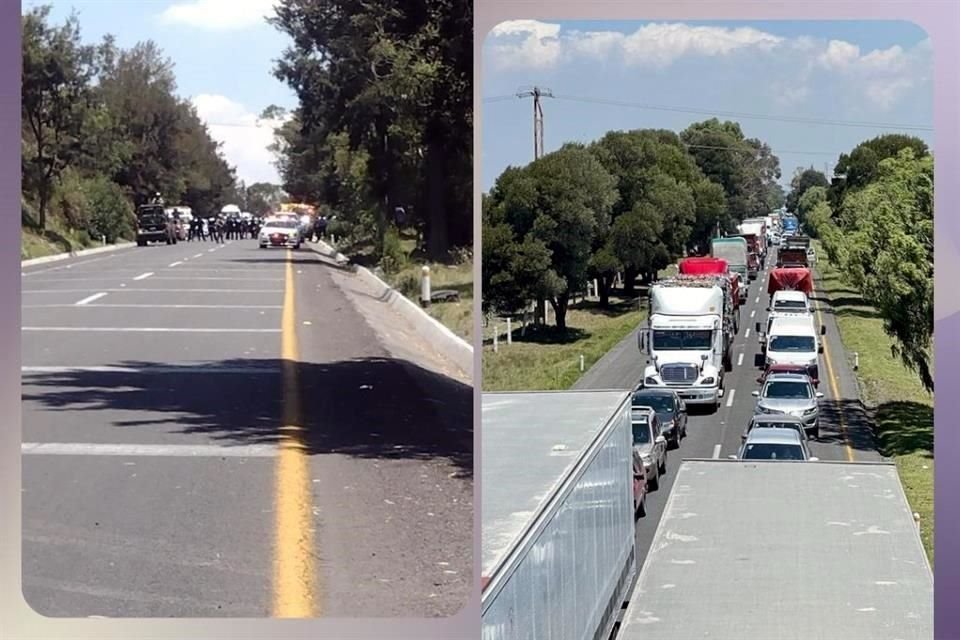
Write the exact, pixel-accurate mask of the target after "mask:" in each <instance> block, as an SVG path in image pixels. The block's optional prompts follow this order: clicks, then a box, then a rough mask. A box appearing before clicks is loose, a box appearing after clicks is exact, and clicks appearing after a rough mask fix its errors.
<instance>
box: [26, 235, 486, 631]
mask: <svg viewBox="0 0 960 640" xmlns="http://www.w3.org/2000/svg"><path fill="white" fill-rule="evenodd" d="M354 280H355V276H354V275H353V274H352V273H350V272H348V271H344V270H342V269H340V268H338V267H337V266H336V265H335V264H334V263H333V261H331V260H329V259H327V258H326V257H324V256H322V255H318V254H317V253H315V252H313V251H311V250H309V249H307V248H304V249H303V250H301V251H286V250H260V249H258V247H257V246H256V242H255V241H254V240H237V241H233V242H228V243H225V244H222V245H218V244H215V243H211V242H192V243H189V242H181V243H179V244H177V245H174V246H151V247H145V248H132V249H124V250H119V251H116V252H113V253H110V254H103V255H99V256H95V257H88V258H76V259H71V260H68V261H64V262H58V263H51V264H48V265H42V266H37V267H34V268H28V269H25V270H24V272H23V276H22V292H23V293H22V326H23V333H22V377H23V411H22V415H23V418H22V424H23V443H24V444H23V454H24V456H23V523H24V525H23V592H24V596H25V597H26V599H27V601H28V603H29V604H30V605H31V606H32V607H33V608H34V609H35V610H37V611H38V612H40V613H42V614H44V615H48V616H71V617H72V616H93V615H96V616H108V617H207V616H231V617H238V616H242V617H262V616H337V617H358V616H360V617H373V616H411V617H428V616H446V615H452V614H454V613H455V612H456V611H457V610H459V608H460V607H461V606H462V605H463V604H464V602H465V599H466V598H467V595H468V593H469V591H470V588H471V584H472V572H471V567H472V541H473V535H472V532H473V504H472V430H471V428H472V424H471V423H472V390H471V388H470V386H469V385H470V382H469V379H465V378H463V377H462V376H460V377H455V376H449V375H444V374H443V373H440V372H448V371H451V370H453V367H452V366H450V364H449V363H446V362H442V361H440V360H439V359H438V356H437V354H435V353H433V351H432V350H431V349H430V348H429V345H426V344H418V343H417V341H416V339H415V338H414V339H413V340H412V341H411V338H410V336H411V335H413V336H415V335H416V332H415V330H414V329H412V328H410V327H406V328H404V327H403V326H402V324H403V322H404V321H403V319H402V318H400V316H397V315H395V314H394V315H391V314H392V313H393V312H392V311H391V310H390V309H389V308H388V307H387V306H386V305H382V304H380V305H379V307H378V306H376V305H377V304H378V303H376V302H375V301H371V299H363V300H361V299H360V298H359V296H362V295H363V294H362V291H361V289H362V287H360V286H359V285H356V286H354ZM371 305H373V306H371ZM385 326H389V327H390V328H391V329H392V328H393V327H399V329H400V331H399V332H398V333H399V334H401V335H403V336H404V341H403V344H394V343H392V339H391V337H390V332H389V331H385V330H384V329H383V327H385ZM404 329H405V330H404ZM395 341H396V340H395V339H394V342H395ZM419 352H422V353H423V354H424V357H423V358H422V359H421V360H420V361H417V359H416V358H410V357H397V354H410V353H419Z"/></svg>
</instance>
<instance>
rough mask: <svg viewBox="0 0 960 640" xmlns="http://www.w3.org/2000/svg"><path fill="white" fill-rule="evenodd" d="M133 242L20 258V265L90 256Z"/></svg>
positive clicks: (27, 265) (120, 247)
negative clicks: (27, 258) (39, 256)
mask: <svg viewBox="0 0 960 640" xmlns="http://www.w3.org/2000/svg"><path fill="white" fill-rule="evenodd" d="M135 245H136V243H135V242H124V243H121V244H111V245H108V246H106V247H96V248H95V249H82V250H80V251H70V252H68V253H57V254H55V255H52V256H43V257H42V258H31V259H30V260H21V261H20V266H21V267H32V266H34V265H37V264H47V263H48V262H60V261H61V260H67V259H69V258H79V257H82V256H92V255H96V254H98V253H109V252H111V251H117V250H118V249H127V248H129V247H132V246H135Z"/></svg>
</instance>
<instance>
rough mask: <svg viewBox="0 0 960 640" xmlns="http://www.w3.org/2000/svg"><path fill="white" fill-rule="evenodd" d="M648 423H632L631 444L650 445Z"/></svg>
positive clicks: (637, 421) (636, 421) (635, 421)
mask: <svg viewBox="0 0 960 640" xmlns="http://www.w3.org/2000/svg"><path fill="white" fill-rule="evenodd" d="M650 442H651V440H650V423H649V422H647V421H646V420H643V421H639V420H634V421H633V444H650Z"/></svg>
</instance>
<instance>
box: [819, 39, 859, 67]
mask: <svg viewBox="0 0 960 640" xmlns="http://www.w3.org/2000/svg"><path fill="white" fill-rule="evenodd" d="M859 58H860V47H858V46H857V45H855V44H850V43H849V42H845V41H843V40H831V41H830V43H829V44H828V45H827V49H826V51H824V52H823V53H821V54H820V55H819V56H817V61H818V62H819V63H820V65H821V66H823V67H824V68H826V69H832V70H844V69H849V68H850V66H851V65H853V64H854V63H855V62H856V61H857V60H858V59H859Z"/></svg>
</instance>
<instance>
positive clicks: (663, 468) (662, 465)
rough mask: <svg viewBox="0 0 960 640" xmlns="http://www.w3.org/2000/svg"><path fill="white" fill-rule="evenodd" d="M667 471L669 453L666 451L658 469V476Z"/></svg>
mask: <svg viewBox="0 0 960 640" xmlns="http://www.w3.org/2000/svg"><path fill="white" fill-rule="evenodd" d="M666 472H667V454H666V452H664V454H663V461H662V462H661V463H660V468H659V469H657V478H658V479H659V477H660V476H661V475H663V474H664V473H666Z"/></svg>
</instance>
